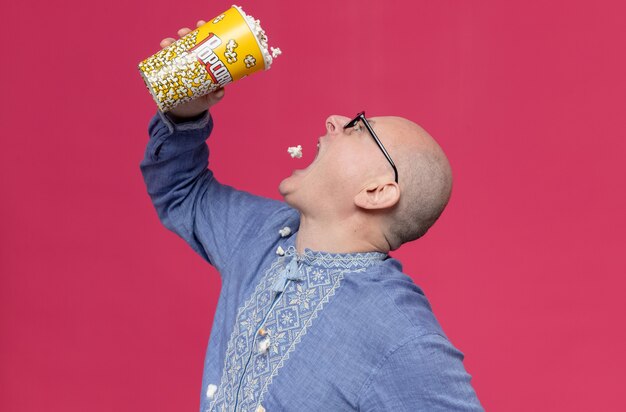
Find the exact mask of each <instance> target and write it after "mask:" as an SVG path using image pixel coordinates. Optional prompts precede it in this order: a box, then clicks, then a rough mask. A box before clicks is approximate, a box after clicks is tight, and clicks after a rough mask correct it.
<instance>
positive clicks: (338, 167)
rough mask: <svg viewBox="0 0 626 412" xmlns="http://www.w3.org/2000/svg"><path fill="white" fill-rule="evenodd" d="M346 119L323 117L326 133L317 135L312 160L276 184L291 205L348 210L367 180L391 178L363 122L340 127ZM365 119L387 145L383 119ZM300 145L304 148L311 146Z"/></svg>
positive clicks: (307, 209)
mask: <svg viewBox="0 0 626 412" xmlns="http://www.w3.org/2000/svg"><path fill="white" fill-rule="evenodd" d="M350 120H351V118H349V117H345V116H339V115H333V116H330V117H329V118H328V119H326V134H325V135H324V136H321V137H320V138H319V149H318V152H317V155H316V157H315V159H314V160H313V162H312V163H311V164H310V165H309V166H308V167H307V168H305V169H298V170H294V171H293V173H292V174H291V176H289V177H287V178H286V179H284V180H283V181H282V182H281V183H280V186H279V191H280V193H281V195H282V196H283V197H284V198H285V201H286V202H287V203H288V204H290V205H291V206H292V207H295V208H296V209H298V210H300V211H301V212H307V213H309V214H319V213H325V212H327V213H333V214H337V213H339V214H341V213H349V212H350V209H352V208H354V196H355V195H356V194H357V193H359V192H360V191H361V190H362V189H363V188H364V187H365V185H367V184H368V183H369V182H370V181H371V179H373V178H375V177H376V176H381V175H382V176H385V177H386V176H387V175H388V176H389V178H390V179H391V180H393V179H394V175H393V169H392V168H391V166H390V165H389V163H388V162H387V159H386V158H385V156H384V155H383V153H382V152H381V150H380V149H379V147H378V145H377V144H376V142H375V141H374V139H373V138H372V136H371V135H370V134H369V132H368V131H367V129H366V127H365V125H364V124H363V123H362V122H361V121H359V122H358V123H357V125H356V127H355V128H349V129H344V128H343V126H344V125H345V124H346V123H348V122H349V121H350ZM368 121H369V122H370V124H371V126H372V128H373V129H374V131H375V132H376V134H377V135H378V137H379V138H380V139H381V141H382V142H383V144H384V145H385V146H387V144H388V143H389V141H388V140H386V136H385V134H386V132H387V131H386V130H385V127H384V119H383V118H372V119H369V118H368ZM358 128H360V130H357V129H358ZM304 146H305V150H306V148H307V146H308V147H312V146H313V145H306V144H305V145H304ZM387 149H388V150H389V148H388V147H387ZM392 157H393V155H392Z"/></svg>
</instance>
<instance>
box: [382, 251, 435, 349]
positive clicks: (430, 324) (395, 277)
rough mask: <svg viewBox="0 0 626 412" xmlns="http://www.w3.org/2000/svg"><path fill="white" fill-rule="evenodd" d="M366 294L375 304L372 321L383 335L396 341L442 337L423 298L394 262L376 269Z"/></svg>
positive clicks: (414, 284)
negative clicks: (433, 336) (432, 335)
mask: <svg viewBox="0 0 626 412" xmlns="http://www.w3.org/2000/svg"><path fill="white" fill-rule="evenodd" d="M370 293H372V294H373V296H372V298H375V301H376V302H377V304H376V305H372V306H371V309H370V310H371V312H372V315H371V316H372V319H373V320H374V321H375V322H376V323H377V324H378V326H379V327H381V328H382V329H384V330H385V331H386V332H385V333H387V334H390V335H393V336H394V337H395V338H396V339H402V338H405V337H409V336H420V335H429V334H439V335H442V336H444V337H446V335H445V334H444V332H443V329H442V327H441V325H440V324H439V321H438V320H437V317H436V316H435V314H434V312H433V308H432V306H431V304H430V301H429V300H428V298H427V297H426V294H425V293H424V291H423V290H422V288H421V287H420V286H418V285H417V284H416V283H415V282H414V281H413V279H412V278H411V277H410V276H409V275H407V274H406V273H404V272H403V271H402V265H401V264H400V262H399V261H398V260H396V259H395V258H392V257H390V258H388V259H386V260H385V261H384V262H383V263H382V264H381V265H378V267H377V273H375V282H373V285H372V287H371V291H370Z"/></svg>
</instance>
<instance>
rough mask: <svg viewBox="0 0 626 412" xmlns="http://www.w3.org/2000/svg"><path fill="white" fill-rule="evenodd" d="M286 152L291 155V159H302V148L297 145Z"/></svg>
mask: <svg viewBox="0 0 626 412" xmlns="http://www.w3.org/2000/svg"><path fill="white" fill-rule="evenodd" d="M287 151H288V152H289V154H290V155H291V157H298V158H300V157H302V146H300V145H298V146H291V147H289V148H287Z"/></svg>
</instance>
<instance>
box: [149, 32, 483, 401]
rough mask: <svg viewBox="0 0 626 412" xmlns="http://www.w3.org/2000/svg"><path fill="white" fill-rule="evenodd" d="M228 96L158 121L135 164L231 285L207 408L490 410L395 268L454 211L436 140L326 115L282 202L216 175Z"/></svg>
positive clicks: (406, 125)
mask: <svg viewBox="0 0 626 412" xmlns="http://www.w3.org/2000/svg"><path fill="white" fill-rule="evenodd" d="M202 24H204V22H203V21H199V22H198V26H200V25H202ZM189 32H190V29H188V28H184V29H181V30H180V31H179V32H178V34H179V35H180V36H184V35H186V34H187V33H189ZM173 41H174V39H173V38H167V39H164V40H163V41H162V42H161V46H163V47H166V46H167V45H169V44H171V43H172V42H173ZM223 96H224V90H223V89H220V90H218V91H216V92H214V93H211V94H209V95H206V96H203V97H202V98H199V99H196V100H194V101H191V102H188V103H186V104H183V105H180V106H178V107H176V108H174V109H173V110H171V111H169V112H167V113H163V112H161V111H158V110H157V114H155V116H154V117H153V118H152V119H151V121H150V125H149V134H150V141H149V143H148V146H147V149H146V154H145V158H144V160H143V161H142V163H141V170H142V173H143V175H144V179H145V182H146V185H147V188H148V193H149V194H150V197H151V199H152V201H153V203H154V206H155V208H156V210H157V212H158V215H159V218H160V219H161V221H162V222H163V224H164V225H165V226H166V227H167V228H169V229H170V230H172V231H174V232H175V233H177V234H178V235H179V236H181V237H182V238H183V239H185V241H187V242H188V243H189V244H190V245H191V247H192V248H194V250H195V251H196V252H197V253H199V254H200V255H201V256H202V257H203V258H204V259H205V260H206V261H207V262H209V263H210V264H212V265H213V266H215V267H216V268H217V269H218V271H219V272H220V276H221V278H222V290H221V294H220V298H219V301H218V304H217V310H216V313H215V318H214V323H213V328H212V334H211V339H210V340H209V345H208V349H207V354H206V360H205V366H204V374H203V380H202V392H201V405H200V409H201V411H209V410H210V411H294V412H300V411H355V410H358V411H437V410H472V411H475V410H482V407H481V405H480V403H479V401H478V399H477V397H476V394H475V392H474V390H473V388H472V386H471V384H470V379H471V377H470V375H469V374H467V372H466V371H465V369H464V367H463V363H462V361H463V354H462V353H461V352H460V351H458V350H457V349H456V348H455V347H454V346H453V345H452V344H451V343H450V342H449V340H448V339H447V337H446V335H445V334H444V332H443V330H442V329H441V326H440V325H439V323H438V322H437V320H436V318H435V316H434V315H433V313H432V311H431V307H430V304H429V303H428V300H427V299H426V297H425V296H424V294H423V292H422V291H421V289H420V288H419V287H417V286H416V285H415V284H414V283H413V281H412V279H411V278H410V277H408V276H407V275H405V274H403V273H402V267H401V265H400V262H398V261H397V260H395V259H393V258H391V257H390V256H389V255H388V252H389V251H390V250H395V249H397V248H398V247H400V245H401V244H403V243H406V242H408V241H410V240H414V239H417V238H419V237H421V236H422V235H424V233H426V231H427V230H428V228H429V227H430V226H431V225H432V224H433V223H434V222H435V221H436V220H437V218H438V217H439V215H440V214H441V212H442V211H443V209H444V207H445V205H446V204H447V202H448V199H449V196H450V191H451V187H452V178H451V172H450V167H449V164H448V162H447V159H446V157H445V155H444V153H443V151H442V150H441V148H440V147H439V146H438V145H437V143H436V142H435V141H434V140H433V139H432V138H431V137H430V136H429V135H428V133H426V131H424V130H423V129H422V128H421V127H419V126H418V125H416V124H414V123H412V122H410V121H408V120H406V119H402V118H398V117H378V118H371V119H366V118H365V117H364V116H363V115H361V116H358V117H356V118H354V119H353V120H352V121H351V119H350V118H348V117H343V116H330V117H329V118H328V119H327V120H326V129H327V133H326V135H325V136H323V137H321V138H320V140H319V152H318V155H317V157H316V159H315V160H314V161H313V163H312V164H311V165H310V166H309V167H307V168H306V169H304V170H297V171H294V173H293V174H292V175H291V176H289V177H288V178H286V179H285V180H283V181H282V182H281V183H280V187H279V191H280V193H281V195H282V196H283V197H284V199H285V202H280V201H277V200H273V199H269V198H264V197H260V196H255V195H252V194H250V193H247V192H244V191H239V190H236V189H234V188H232V187H230V186H227V185H223V184H221V183H220V182H218V181H217V180H216V178H215V177H214V175H213V173H212V171H211V170H210V169H209V168H208V147H207V145H206V139H207V138H208V137H209V135H210V133H211V130H212V127H213V118H212V116H211V114H210V113H209V108H210V107H211V106H212V105H213V104H215V103H217V102H218V101H219V100H220V99H221V98H222V97H223ZM376 139H378V141H377V140H376Z"/></svg>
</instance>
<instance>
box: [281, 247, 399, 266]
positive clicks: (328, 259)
mask: <svg viewBox="0 0 626 412" xmlns="http://www.w3.org/2000/svg"><path fill="white" fill-rule="evenodd" d="M285 256H295V257H296V259H297V260H298V261H299V262H303V263H305V264H307V265H310V266H321V267H325V268H344V269H349V268H359V267H367V266H371V265H374V264H376V263H377V262H380V261H382V260H384V259H386V258H387V256H388V255H387V254H386V253H383V252H356V253H330V252H323V251H317V250H312V249H309V248H305V249H304V253H298V252H297V251H296V248H295V246H289V247H288V248H287V250H286V251H285Z"/></svg>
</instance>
